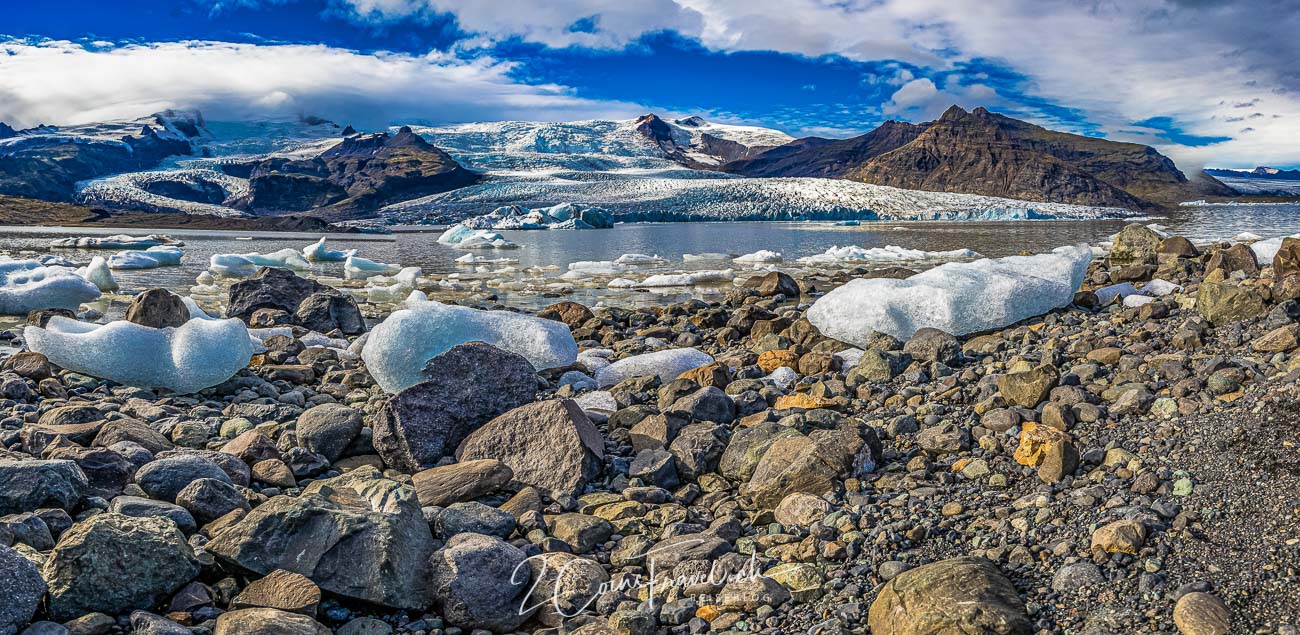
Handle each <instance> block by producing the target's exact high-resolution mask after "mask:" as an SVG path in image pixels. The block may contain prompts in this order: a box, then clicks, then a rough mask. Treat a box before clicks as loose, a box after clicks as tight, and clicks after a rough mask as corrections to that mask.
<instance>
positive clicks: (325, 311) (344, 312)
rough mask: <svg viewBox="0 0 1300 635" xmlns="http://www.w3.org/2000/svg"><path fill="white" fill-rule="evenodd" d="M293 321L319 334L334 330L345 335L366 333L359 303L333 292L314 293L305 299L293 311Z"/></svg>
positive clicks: (350, 297)
mask: <svg viewBox="0 0 1300 635" xmlns="http://www.w3.org/2000/svg"><path fill="white" fill-rule="evenodd" d="M293 321H294V323H295V324H298V325H299V326H302V327H303V328H307V329H311V330H313V331H316V332H318V333H329V332H330V331H333V330H334V329H338V330H339V331H341V332H342V333H343V334H344V335H360V334H362V333H365V332H366V321H365V319H364V318H362V317H361V309H360V308H359V307H357V301H356V300H354V299H353V298H352V296H350V295H339V294H338V293H337V292H333V291H331V292H318V293H313V294H311V295H309V296H307V297H305V298H303V299H302V302H300V303H298V308H297V309H295V310H294V311H293Z"/></svg>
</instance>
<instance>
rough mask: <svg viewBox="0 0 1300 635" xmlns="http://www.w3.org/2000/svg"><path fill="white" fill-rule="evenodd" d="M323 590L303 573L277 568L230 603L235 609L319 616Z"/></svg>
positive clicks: (252, 583) (254, 582) (251, 584)
mask: <svg viewBox="0 0 1300 635" xmlns="http://www.w3.org/2000/svg"><path fill="white" fill-rule="evenodd" d="M319 605H320V587H318V586H316V583H315V582H312V581H311V580H309V579H308V578H307V576H305V575H302V574H301V573H294V572H292V571H285V570H284V569H276V570H275V571H272V572H271V573H268V574H267V575H266V577H264V578H259V579H257V580H253V581H252V582H251V583H249V585H248V586H246V587H244V590H243V591H241V592H240V593H239V595H237V596H235V599H234V600H231V602H230V607H231V608H233V609H249V608H269V609H279V610H281V611H288V612H290V613H300V614H302V615H306V616H308V617H316V607H317V606H319Z"/></svg>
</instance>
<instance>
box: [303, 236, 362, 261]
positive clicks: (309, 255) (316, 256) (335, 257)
mask: <svg viewBox="0 0 1300 635" xmlns="http://www.w3.org/2000/svg"><path fill="white" fill-rule="evenodd" d="M355 253H357V250H355V249H348V250H346V251H338V250H335V249H326V248H325V237H324V236H321V237H320V240H318V241H316V242H314V243H312V244H310V245H307V246H306V247H303V248H302V256H303V257H304V258H306V259H307V260H309V261H311V262H342V261H344V260H347V259H348V256H351V255H353V254H355Z"/></svg>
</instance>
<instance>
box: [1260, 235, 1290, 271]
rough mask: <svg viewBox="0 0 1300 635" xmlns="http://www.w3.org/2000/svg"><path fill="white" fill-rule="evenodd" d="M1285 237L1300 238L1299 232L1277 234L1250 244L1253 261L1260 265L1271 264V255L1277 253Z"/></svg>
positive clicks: (1266, 265) (1267, 265)
mask: <svg viewBox="0 0 1300 635" xmlns="http://www.w3.org/2000/svg"><path fill="white" fill-rule="evenodd" d="M1287 238H1300V234H1291V235H1290V236H1278V237H1276V238H1269V239H1267V240H1261V241H1259V242H1256V243H1254V244H1252V245H1251V246H1250V250H1251V251H1253V252H1255V262H1256V263H1257V264H1259V266H1261V267H1269V266H1272V265H1273V256H1276V255H1277V252H1278V250H1279V249H1281V248H1282V241H1283V240H1285V239H1287Z"/></svg>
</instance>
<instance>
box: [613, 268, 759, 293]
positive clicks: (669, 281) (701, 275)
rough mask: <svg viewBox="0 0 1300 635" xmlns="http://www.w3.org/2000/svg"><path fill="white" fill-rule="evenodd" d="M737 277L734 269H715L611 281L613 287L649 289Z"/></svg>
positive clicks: (728, 280) (687, 285) (721, 281)
mask: <svg viewBox="0 0 1300 635" xmlns="http://www.w3.org/2000/svg"><path fill="white" fill-rule="evenodd" d="M735 277H736V272H735V270H733V269H715V270H709V271H690V272H687V273H660V274H655V275H653V276H650V277H649V278H646V279H645V280H642V281H641V282H637V281H635V280H629V279H627V278H616V279H614V280H611V281H610V282H609V287H610V288H611V289H648V288H652V287H691V286H695V285H702V284H718V283H723V282H730V281H731V280H733V279H734V278H735Z"/></svg>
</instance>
